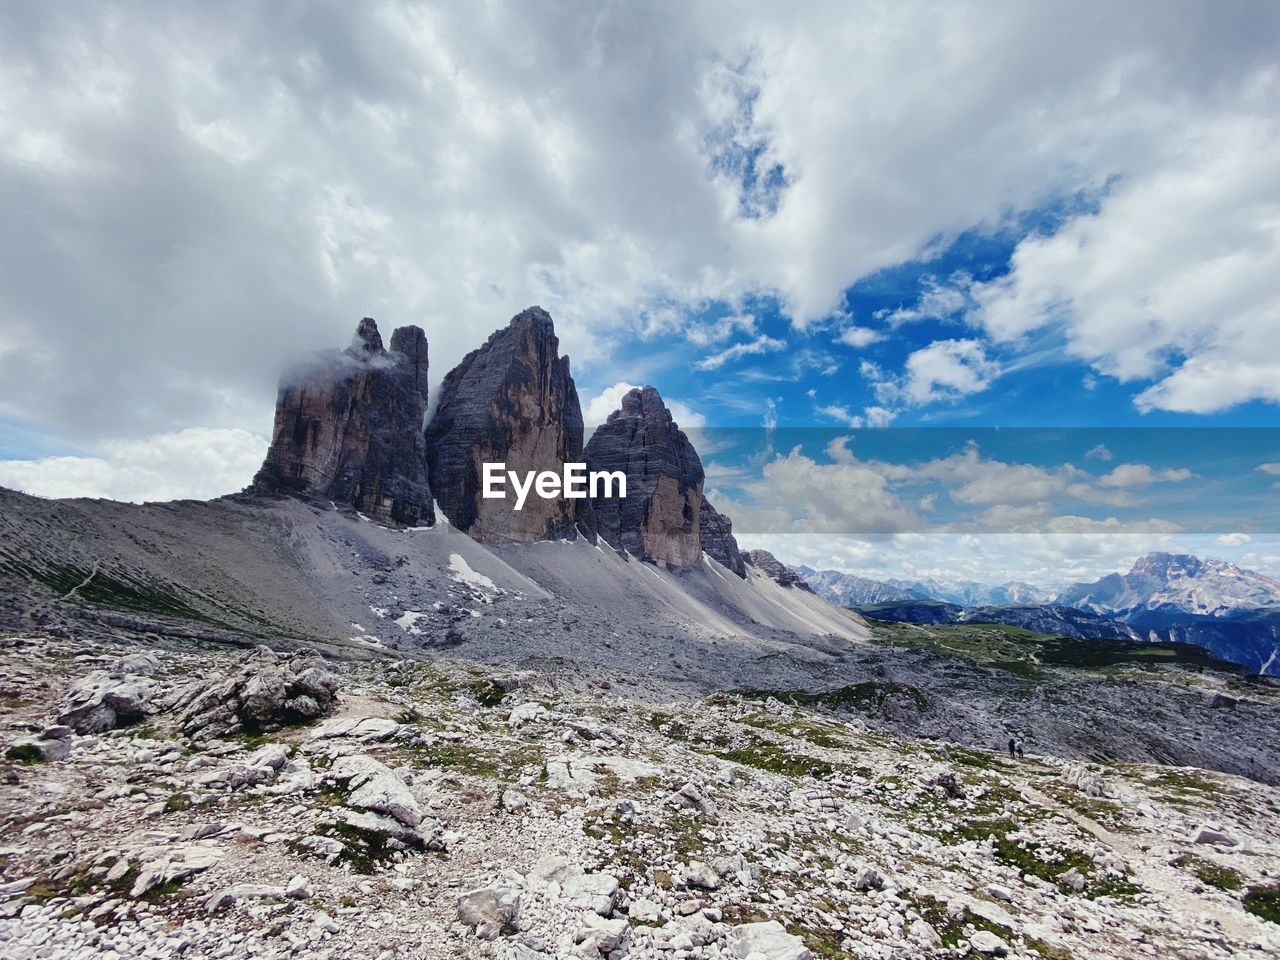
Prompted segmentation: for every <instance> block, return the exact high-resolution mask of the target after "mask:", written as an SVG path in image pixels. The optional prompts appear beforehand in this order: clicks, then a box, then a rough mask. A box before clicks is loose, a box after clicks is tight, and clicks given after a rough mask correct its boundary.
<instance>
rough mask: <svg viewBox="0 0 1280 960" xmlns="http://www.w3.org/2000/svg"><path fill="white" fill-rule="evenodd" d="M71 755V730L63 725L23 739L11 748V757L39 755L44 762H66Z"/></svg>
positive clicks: (14, 743) (16, 741) (48, 728)
mask: <svg viewBox="0 0 1280 960" xmlns="http://www.w3.org/2000/svg"><path fill="white" fill-rule="evenodd" d="M70 753H71V728H70V727H67V726H63V725H61V724H59V725H57V726H52V727H46V728H45V729H43V730H41V731H40V732H39V733H38V734H36V735H35V736H31V737H21V738H19V739H18V740H15V741H14V742H13V745H12V746H11V747H10V748H9V751H8V755H9V756H10V757H15V758H22V757H31V756H33V754H38V755H39V758H40V760H42V761H44V762H46V763H47V762H50V761H56V760H65V759H66V758H67V757H68V756H69V755H70Z"/></svg>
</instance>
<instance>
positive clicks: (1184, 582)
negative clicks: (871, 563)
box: [797, 553, 1280, 675]
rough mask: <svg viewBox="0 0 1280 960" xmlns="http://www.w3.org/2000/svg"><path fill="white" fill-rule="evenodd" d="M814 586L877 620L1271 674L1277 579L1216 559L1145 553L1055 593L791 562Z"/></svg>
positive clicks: (1279, 642) (1277, 639)
mask: <svg viewBox="0 0 1280 960" xmlns="http://www.w3.org/2000/svg"><path fill="white" fill-rule="evenodd" d="M797 572H798V573H800V574H801V575H802V576H803V577H804V579H805V580H806V582H808V583H809V584H810V585H811V586H812V587H813V589H814V590H816V591H817V592H818V593H820V594H821V595H822V596H825V597H826V598H827V599H829V600H831V601H832V602H833V603H839V604H841V605H842V606H846V607H850V608H853V609H857V610H859V611H861V612H863V613H866V614H867V615H868V616H871V617H874V618H876V619H881V620H889V621H897V622H912V623H963V622H981V623H1003V624H1008V625H1012V626H1021V627H1025V628H1027V629H1030V630H1035V631H1037V632H1040V633H1052V634H1058V635H1061V636H1067V637H1078V638H1090V639H1131V640H1144V641H1153V642H1185V643H1191V644H1194V645H1197V646H1201V647H1204V648H1206V649H1208V650H1209V651H1211V652H1212V653H1214V654H1215V655H1217V656H1220V657H1222V658H1223V659H1226V660H1230V661H1231V662H1233V663H1238V664H1240V665H1242V666H1245V667H1248V668H1249V669H1251V670H1254V671H1256V672H1258V673H1264V674H1272V675H1276V674H1280V581H1277V580H1275V579H1274V578H1272V577H1269V576H1267V575H1265V574H1262V573H1258V572H1257V571H1254V570H1247V569H1244V568H1242V567H1239V566H1237V565H1235V564H1233V563H1228V562H1226V561H1223V560H1212V559H1209V560H1202V559H1200V558H1199V557H1196V556H1193V555H1191V554H1174V553H1151V554H1148V555H1147V556H1145V557H1141V558H1139V559H1138V560H1137V561H1136V562H1135V563H1134V564H1133V566H1132V568H1131V569H1130V570H1129V572H1128V573H1125V574H1119V573H1112V574H1108V575H1107V576H1104V577H1101V578H1099V579H1097V580H1094V581H1091V582H1086V583H1075V584H1072V585H1070V586H1068V587H1065V588H1063V589H1061V590H1058V591H1051V590H1045V589H1041V588H1038V587H1035V586H1032V585H1031V584H1025V583H1019V582H1017V581H1011V582H1009V583H1005V584H1001V585H998V586H987V585H984V584H981V583H977V582H974V581H967V580H944V579H936V578H928V579H921V580H901V579H889V580H883V581H880V580H871V579H867V578H865V577H859V576H856V575H854V574H848V573H843V572H841V571H836V570H814V569H812V568H810V567H804V566H801V567H797Z"/></svg>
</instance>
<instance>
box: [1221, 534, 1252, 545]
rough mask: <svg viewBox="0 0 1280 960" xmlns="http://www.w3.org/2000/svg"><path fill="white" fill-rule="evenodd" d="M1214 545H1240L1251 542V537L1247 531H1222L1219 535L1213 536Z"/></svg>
mask: <svg viewBox="0 0 1280 960" xmlns="http://www.w3.org/2000/svg"><path fill="white" fill-rule="evenodd" d="M1213 542H1214V545H1215V546H1219V547H1240V546H1243V545H1245V544H1247V543H1253V537H1251V536H1249V534H1247V533H1224V534H1223V535H1222V536H1220V537H1214V539H1213Z"/></svg>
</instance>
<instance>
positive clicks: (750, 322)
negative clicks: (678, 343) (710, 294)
mask: <svg viewBox="0 0 1280 960" xmlns="http://www.w3.org/2000/svg"><path fill="white" fill-rule="evenodd" d="M739 331H741V332H742V333H755V332H756V318H755V317H754V316H753V315H752V314H749V313H735V314H730V315H729V316H727V317H720V318H719V319H718V320H713V321H710V322H701V323H698V322H695V323H691V324H689V325H688V327H687V328H686V330H685V338H686V339H687V340H688V341H689V342H690V343H692V344H694V345H695V346H699V347H708V346H711V345H712V344H713V343H720V342H722V341H724V340H728V339H729V338H730V337H732V336H733V335H734V334H735V333H738V332H739Z"/></svg>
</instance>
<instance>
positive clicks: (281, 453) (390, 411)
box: [250, 317, 435, 526]
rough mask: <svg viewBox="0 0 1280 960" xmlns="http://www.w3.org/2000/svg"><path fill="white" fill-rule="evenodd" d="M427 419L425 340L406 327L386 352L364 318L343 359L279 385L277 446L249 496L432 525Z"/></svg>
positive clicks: (309, 366) (324, 357) (327, 356)
mask: <svg viewBox="0 0 1280 960" xmlns="http://www.w3.org/2000/svg"><path fill="white" fill-rule="evenodd" d="M426 410H427V338H426V335H425V334H424V333H423V332H422V330H421V329H419V328H418V327H413V326H409V327H401V328H400V329H398V330H396V331H395V333H393V334H392V335H391V349H390V350H386V349H384V348H383V345H382V336H381V334H380V333H379V332H378V325H377V324H376V323H375V322H374V321H373V320H372V319H369V318H368V317H366V318H365V319H363V320H361V321H360V324H359V326H358V327H357V328H356V334H355V337H354V338H353V339H352V342H351V345H350V346H349V347H347V348H346V349H345V350H340V351H332V352H328V353H323V354H318V355H316V356H314V357H313V358H311V359H310V360H308V361H307V362H305V363H304V364H302V365H300V366H298V367H296V368H294V369H293V370H291V371H289V372H288V373H287V374H286V375H285V376H284V377H283V378H282V379H281V382H280V389H279V392H278V394H277V396H276V416H275V426H274V428H273V430H272V440H271V447H270V449H268V451H267V457H266V460H265V461H264V462H263V464H262V468H261V469H260V470H259V471H258V474H257V476H255V477H254V480H253V486H252V487H251V488H250V489H251V490H252V491H253V492H256V493H260V494H274V495H280V494H292V495H296V496H301V497H306V498H312V499H320V500H331V501H333V502H335V503H342V504H348V505H350V506H352V507H354V508H355V509H356V510H358V511H360V512H362V513H364V514H366V515H368V516H369V517H372V518H374V519H377V520H384V521H390V522H392V523H398V524H404V525H408V526H416V525H419V524H431V523H433V522H434V520H435V512H434V511H433V509H432V506H431V490H430V488H429V486H428V484H427V460H426V450H425V446H424V440H423V433H422V423H423V419H424V417H425V415H426Z"/></svg>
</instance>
